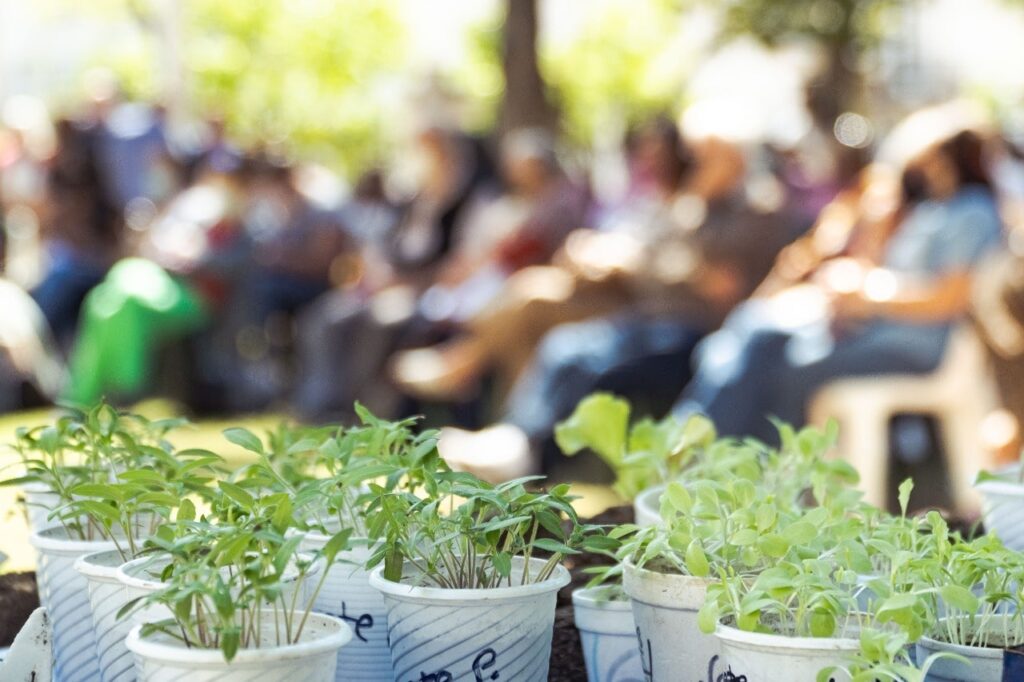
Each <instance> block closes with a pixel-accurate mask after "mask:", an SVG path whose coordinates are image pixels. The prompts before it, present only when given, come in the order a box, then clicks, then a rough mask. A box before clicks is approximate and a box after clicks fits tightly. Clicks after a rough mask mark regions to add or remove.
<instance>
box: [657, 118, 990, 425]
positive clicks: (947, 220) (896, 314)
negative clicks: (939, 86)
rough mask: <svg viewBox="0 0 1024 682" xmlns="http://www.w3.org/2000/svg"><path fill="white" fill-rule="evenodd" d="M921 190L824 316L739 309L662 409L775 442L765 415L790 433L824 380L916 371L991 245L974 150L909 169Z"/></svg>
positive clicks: (963, 139)
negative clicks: (782, 316) (788, 426)
mask: <svg viewBox="0 0 1024 682" xmlns="http://www.w3.org/2000/svg"><path fill="white" fill-rule="evenodd" d="M912 165H913V168H914V169H915V171H916V172H917V173H918V175H919V177H920V179H921V181H922V188H923V190H924V197H923V200H922V201H920V202H919V203H918V204H917V205H915V206H914V207H913V208H912V209H911V210H909V212H908V213H907V215H906V217H905V218H904V220H903V221H902V223H901V224H900V225H899V227H898V228H897V230H896V231H895V233H893V235H892V236H891V237H890V239H889V241H888V243H887V245H886V248H885V253H884V257H883V258H882V260H881V264H880V265H879V266H877V267H873V268H870V269H868V270H867V271H866V272H865V273H864V276H863V277H861V278H860V280H859V281H858V283H857V284H856V285H855V286H852V287H834V288H832V289H831V290H829V289H828V287H825V294H824V298H825V300H826V303H827V305H825V306H824V310H825V312H824V313H823V314H821V315H817V316H813V315H811V316H808V319H806V321H796V322H794V321H793V320H781V321H780V320H778V319H771V318H768V317H764V316H761V315H760V314H759V305H760V303H761V302H760V301H756V300H755V301H752V302H750V303H748V304H746V305H744V306H741V308H740V309H738V310H737V311H736V312H734V313H733V315H732V316H730V318H729V319H728V320H727V321H726V323H725V324H724V325H723V327H722V329H720V330H719V331H718V332H716V333H715V334H713V335H711V336H710V337H708V338H707V339H706V340H705V341H704V342H703V344H702V346H701V348H700V349H699V350H698V353H697V362H696V368H695V375H694V378H693V380H692V381H691V382H690V384H689V385H688V386H687V388H686V390H685V391H684V393H683V396H682V397H681V399H680V401H679V402H678V403H677V404H676V406H675V408H673V412H674V413H675V414H677V415H679V416H686V415H688V414H692V413H695V412H701V413H704V414H706V415H707V416H709V417H711V418H712V419H713V420H714V421H715V424H716V425H717V427H718V429H719V431H720V432H721V433H723V434H727V435H737V436H746V435H753V436H756V437H760V438H763V439H772V438H773V437H774V428H773V427H772V426H771V424H770V423H769V421H768V417H771V416H774V417H777V418H779V419H781V420H783V421H786V422H790V423H793V424H800V423H802V422H804V421H805V419H806V410H807V405H808V403H809V401H810V399H811V397H812V396H813V395H814V393H815V392H816V391H817V390H818V389H819V388H821V387H822V386H824V385H825V384H826V383H829V382H831V381H833V380H835V379H839V378H844V377H853V376H876V375H885V374H892V373H900V374H904V373H927V372H930V371H932V370H934V369H935V368H936V367H937V366H938V364H939V362H940V361H941V359H942V355H943V353H944V351H945V347H946V343H947V340H948V337H949V332H950V330H951V329H952V327H953V326H954V325H956V324H957V323H959V322H961V321H962V320H963V319H964V318H965V316H966V313H967V309H968V304H969V299H970V290H971V281H972V269H973V268H974V266H975V265H976V264H977V263H978V262H979V261H980V260H981V259H982V258H983V257H984V256H985V255H987V254H989V253H990V252H992V251H993V250H994V249H997V248H998V247H999V246H1000V244H1001V243H1002V223H1001V220H1000V217H999V212H998V207H997V203H996V198H995V196H994V194H993V191H992V189H991V183H990V180H989V177H988V174H987V172H986V170H985V168H984V163H983V142H982V140H981V138H980V137H979V136H978V135H977V134H975V133H974V132H971V131H961V132H959V133H957V134H955V135H953V136H951V137H950V138H948V139H946V140H944V141H942V142H940V143H937V144H935V145H933V146H932V147H930V148H929V149H928V150H926V151H925V152H923V153H922V154H920V155H919V156H918V157H917V158H916V159H915V160H914V161H913V162H912Z"/></svg>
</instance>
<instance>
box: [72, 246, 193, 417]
mask: <svg viewBox="0 0 1024 682" xmlns="http://www.w3.org/2000/svg"><path fill="white" fill-rule="evenodd" d="M206 319H207V311H206V307H205V305H204V304H203V301H202V298H201V297H200V296H199V294H198V293H197V292H196V291H195V290H194V289H193V288H192V287H191V286H189V284H188V283H187V282H185V281H183V280H181V279H179V278H177V277H173V276H172V275H170V274H169V273H168V272H167V271H166V270H164V269H163V268H161V267H160V266H159V265H156V264H155V263H153V262H151V261H148V260H144V259H141V258H128V259H125V260H122V261H120V262H118V263H117V264H115V265H114V266H113V267H112V268H111V269H110V272H108V273H107V277H106V279H104V280H103V282H102V283H100V284H99V285H98V286H96V288H94V289H93V290H92V291H90V292H89V295H88V296H86V298H85V302H84V303H83V306H82V314H81V320H80V324H79V333H78V339H77V342H76V344H75V348H74V351H73V352H72V355H71V366H70V376H69V381H68V386H67V389H66V391H65V395H64V398H65V400H66V401H68V402H71V403H73V404H76V405H92V404H94V403H96V402H97V401H98V400H99V399H100V398H102V397H104V396H132V395H135V394H137V393H139V392H140V391H141V390H143V389H144V388H145V386H146V384H147V383H148V381H149V379H150V377H151V376H152V372H153V364H154V358H155V356H156V353H157V350H158V349H159V347H160V345H161V344H163V343H165V342H167V341H169V340H172V339H175V338H180V337H181V336H183V335H185V334H187V333H189V332H191V331H194V330H196V329H198V328H199V327H201V326H202V325H203V324H204V323H205V321H206Z"/></svg>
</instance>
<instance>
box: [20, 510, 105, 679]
mask: <svg viewBox="0 0 1024 682" xmlns="http://www.w3.org/2000/svg"><path fill="white" fill-rule="evenodd" d="M29 542H30V543H31V544H32V546H33V547H35V548H36V551H37V552H38V553H39V560H38V562H37V567H36V582H37V583H38V585H39V602H40V604H41V605H42V606H44V607H46V610H47V613H49V614H50V621H51V622H52V623H53V653H54V667H53V671H54V679H55V681H56V682H92V681H93V680H99V679H100V666H99V659H98V658H97V657H96V639H95V630H94V628H93V623H92V609H91V608H90V606H89V585H88V582H87V581H86V579H85V576H84V575H82V574H81V573H79V572H78V571H76V570H75V561H76V560H77V559H78V558H79V557H80V556H82V555H84V554H91V553H93V552H100V551H104V550H110V549H114V543H113V542H110V541H109V540H74V539H71V538H69V537H68V533H67V530H65V528H64V527H63V526H57V527H55V528H46V529H44V530H41V531H38V532H36V533H33V534H32V536H31V538H30V539H29Z"/></svg>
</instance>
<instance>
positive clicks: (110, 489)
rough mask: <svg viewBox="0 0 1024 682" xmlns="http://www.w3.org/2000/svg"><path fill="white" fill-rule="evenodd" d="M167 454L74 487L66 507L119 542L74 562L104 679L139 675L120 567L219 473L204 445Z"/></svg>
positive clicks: (126, 680)
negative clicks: (124, 613)
mask: <svg viewBox="0 0 1024 682" xmlns="http://www.w3.org/2000/svg"><path fill="white" fill-rule="evenodd" d="M164 454H165V455H166V457H161V458H160V459H161V462H160V464H159V466H154V467H149V468H134V467H133V468H130V469H128V470H127V471H124V472H121V473H118V474H117V480H116V482H113V483H85V484H81V485H79V486H76V487H74V488H72V489H71V490H72V493H73V494H74V496H75V500H74V501H73V502H71V503H70V504H69V505H67V507H66V511H65V512H64V513H66V514H68V515H70V516H71V517H76V516H79V517H82V518H88V519H89V520H90V521H91V522H92V524H93V525H94V526H95V527H96V528H97V532H98V533H99V534H100V535H101V536H103V537H105V538H107V539H108V540H109V541H110V542H111V543H113V545H114V549H112V550H106V551H100V552H93V553H90V554H85V555H83V556H80V557H78V559H77V560H76V561H75V564H74V566H75V570H77V571H78V572H79V573H80V574H81V575H83V576H85V578H86V581H87V584H88V590H89V592H88V594H89V603H90V610H91V612H92V622H93V626H94V628H95V637H96V652H97V657H98V659H99V666H100V679H101V680H102V682H115V681H116V682H130V681H131V680H134V679H135V671H134V669H133V666H132V662H131V657H130V656H129V655H128V650H127V649H126V648H125V644H124V641H125V637H126V636H127V635H128V631H129V629H130V623H129V622H128V621H127V620H124V619H119V618H118V617H117V614H118V611H119V610H120V609H121V607H122V606H123V605H124V603H125V601H126V597H125V591H124V585H123V584H122V583H121V581H120V580H119V579H118V576H117V571H118V569H119V568H120V567H121V566H122V565H123V564H125V563H126V562H129V561H132V560H134V559H136V558H138V557H139V556H140V555H141V552H142V550H143V546H144V542H145V540H146V538H148V537H150V536H151V535H152V534H153V532H154V531H155V528H156V526H157V524H158V523H162V522H165V521H167V520H169V519H170V518H172V514H173V513H175V511H176V510H177V509H179V508H180V506H181V505H183V504H184V505H185V506H186V509H190V508H191V507H192V502H191V498H193V497H195V498H209V492H208V484H209V482H210V481H211V480H212V475H213V473H214V472H213V471H212V470H211V469H210V466H212V465H214V464H216V463H217V462H219V461H220V458H219V457H217V456H216V455H213V454H212V453H209V452H206V451H202V450H187V451H180V452H173V451H171V452H165V453H164ZM151 459H152V458H151ZM186 513H188V512H186Z"/></svg>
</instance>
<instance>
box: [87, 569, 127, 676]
mask: <svg viewBox="0 0 1024 682" xmlns="http://www.w3.org/2000/svg"><path fill="white" fill-rule="evenodd" d="M123 563H124V559H123V558H122V557H121V553H120V552H118V551H116V550H113V551H110V550H108V551H105V552H95V553H93V554H86V555H85V556H81V557H78V560H77V561H75V570H76V571H78V572H79V573H81V574H82V575H83V576H85V579H86V581H88V584H89V604H90V607H91V610H92V622H93V626H94V627H95V628H96V657H97V658H98V659H99V662H100V679H101V680H102V682H134V680H135V664H134V662H133V661H132V656H131V652H129V651H128V647H126V646H125V643H124V640H125V638H126V637H127V636H128V632H129V631H130V630H131V629H132V622H131V619H130V618H129V617H127V616H126V617H124V618H120V619H119V618H118V617H117V612H118V611H120V610H121V607H123V606H124V605H125V603H126V602H127V601H128V599H127V597H126V596H125V595H126V592H125V588H124V585H123V584H121V581H120V580H118V579H117V569H118V568H119V567H120V566H121V564H123Z"/></svg>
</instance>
